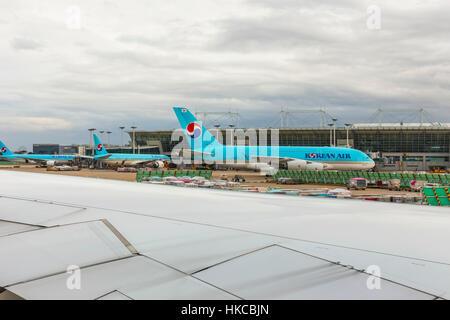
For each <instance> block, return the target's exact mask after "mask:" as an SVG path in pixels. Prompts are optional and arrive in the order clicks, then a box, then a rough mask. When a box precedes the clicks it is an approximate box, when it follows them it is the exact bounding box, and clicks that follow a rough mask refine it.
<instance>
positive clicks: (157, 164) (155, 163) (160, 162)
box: [153, 161, 164, 169]
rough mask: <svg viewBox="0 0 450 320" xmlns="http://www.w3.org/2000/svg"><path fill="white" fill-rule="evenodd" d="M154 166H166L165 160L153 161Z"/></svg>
mask: <svg viewBox="0 0 450 320" xmlns="http://www.w3.org/2000/svg"><path fill="white" fill-rule="evenodd" d="M153 168H155V169H157V168H164V162H163V161H155V162H153Z"/></svg>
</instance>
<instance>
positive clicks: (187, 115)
mask: <svg viewBox="0 0 450 320" xmlns="http://www.w3.org/2000/svg"><path fill="white" fill-rule="evenodd" d="M173 110H174V111H175V115H176V116H177V118H178V121H179V123H180V125H181V128H182V129H183V130H184V133H185V136H186V139H187V141H188V142H189V144H190V146H191V151H192V152H193V153H194V154H201V155H202V158H203V160H205V161H211V162H213V161H214V162H215V163H224V162H225V161H228V162H233V161H236V162H239V163H240V166H241V167H243V166H244V167H246V168H248V169H260V170H264V171H266V170H267V169H268V167H269V165H270V164H271V163H274V162H275V161H277V162H278V163H279V164H280V165H283V166H286V167H287V168H288V169H306V170H369V169H371V168H373V167H374V166H375V163H374V162H373V160H372V159H371V158H370V157H369V156H367V155H366V154H365V153H363V152H361V151H359V150H355V149H351V148H336V147H300V146H280V147H270V146H269V147H267V146H228V145H223V144H221V143H219V142H218V141H217V140H216V138H215V137H214V136H213V135H212V134H211V133H210V132H208V130H207V129H205V127H203V125H202V124H201V123H200V122H199V121H198V120H197V119H196V118H195V116H194V115H193V114H192V113H191V112H190V111H189V110H188V109H187V108H179V107H175V108H173ZM250 160H252V161H250ZM251 162H253V163H251ZM225 165H226V166H231V167H233V166H234V167H236V164H232V163H225ZM238 165H239V164H238Z"/></svg>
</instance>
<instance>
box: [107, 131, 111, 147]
mask: <svg viewBox="0 0 450 320" xmlns="http://www.w3.org/2000/svg"><path fill="white" fill-rule="evenodd" d="M111 133H112V132H111V131H106V134H107V135H108V146H110V145H111V143H110V140H109V137H110V134H111Z"/></svg>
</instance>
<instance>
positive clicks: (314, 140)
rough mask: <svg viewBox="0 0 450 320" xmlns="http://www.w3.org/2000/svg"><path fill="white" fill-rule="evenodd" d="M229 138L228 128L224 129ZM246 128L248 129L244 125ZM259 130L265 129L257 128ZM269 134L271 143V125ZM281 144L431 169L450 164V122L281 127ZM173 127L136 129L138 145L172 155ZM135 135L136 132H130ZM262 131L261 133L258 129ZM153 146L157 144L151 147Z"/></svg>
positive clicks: (391, 166)
mask: <svg viewBox="0 0 450 320" xmlns="http://www.w3.org/2000/svg"><path fill="white" fill-rule="evenodd" d="M220 130H221V131H222V134H223V141H226V129H220ZM243 130H244V131H245V130H246V129H243ZM256 130H257V132H259V130H262V129H256ZM264 130H268V132H269V136H268V138H267V141H268V144H270V139H271V138H270V128H269V129H264ZM278 130H279V145H280V146H330V145H332V144H333V141H335V145H336V146H338V147H345V146H346V145H347V135H348V144H349V146H350V147H352V148H355V149H358V150H361V151H363V152H366V153H369V154H370V155H371V157H372V158H373V159H374V160H375V162H376V163H377V166H376V168H377V170H379V171H430V170H439V169H444V170H445V169H449V168H450V161H449V158H450V124H449V123H444V124H443V123H381V124H379V123H365V124H353V125H351V126H349V127H344V128H342V127H337V128H336V129H335V134H334V133H333V129H330V128H328V127H319V128H281V129H278ZM172 132H173V130H164V131H135V137H136V146H137V147H138V148H146V152H151V153H161V154H165V155H170V154H171V151H172V149H173V147H174V146H175V145H176V144H178V141H172V139H171V137H172ZM128 133H129V135H130V138H131V139H132V137H133V133H132V132H131V131H130V132H128ZM258 134H259V133H258ZM149 146H151V147H153V148H150V149H149V148H148V147H149Z"/></svg>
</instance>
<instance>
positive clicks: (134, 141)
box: [131, 126, 137, 154]
mask: <svg viewBox="0 0 450 320" xmlns="http://www.w3.org/2000/svg"><path fill="white" fill-rule="evenodd" d="M136 128H137V127H136V126H132V127H131V129H133V154H134V153H135V151H134V149H135V145H136V135H135V134H136V133H135V130H136Z"/></svg>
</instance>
